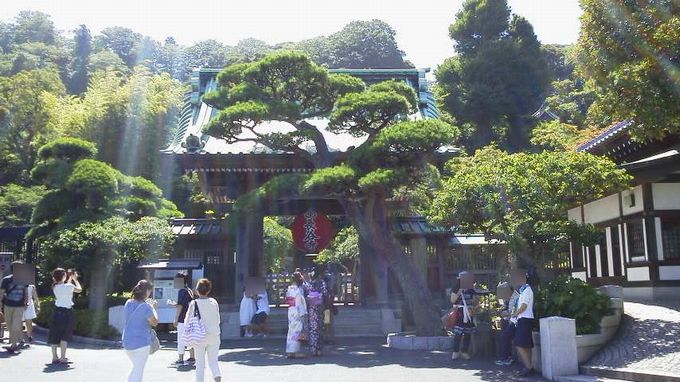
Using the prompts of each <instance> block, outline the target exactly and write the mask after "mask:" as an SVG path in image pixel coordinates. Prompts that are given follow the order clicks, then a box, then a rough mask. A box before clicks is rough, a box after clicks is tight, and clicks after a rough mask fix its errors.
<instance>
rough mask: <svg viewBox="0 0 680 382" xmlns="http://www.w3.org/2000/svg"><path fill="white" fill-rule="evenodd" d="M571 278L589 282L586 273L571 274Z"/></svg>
mask: <svg viewBox="0 0 680 382" xmlns="http://www.w3.org/2000/svg"><path fill="white" fill-rule="evenodd" d="M571 277H573V278H576V279H581V280H583V281H588V278H587V275H586V273H585V272H571Z"/></svg>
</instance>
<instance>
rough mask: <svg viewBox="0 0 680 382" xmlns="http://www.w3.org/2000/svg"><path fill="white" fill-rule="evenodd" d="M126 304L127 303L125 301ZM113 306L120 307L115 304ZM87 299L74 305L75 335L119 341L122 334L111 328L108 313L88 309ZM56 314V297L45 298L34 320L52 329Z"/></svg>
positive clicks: (114, 298) (115, 298)
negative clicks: (53, 316)
mask: <svg viewBox="0 0 680 382" xmlns="http://www.w3.org/2000/svg"><path fill="white" fill-rule="evenodd" d="M120 299H121V297H113V296H111V297H110V298H109V302H110V303H113V302H119V301H118V300H120ZM123 303H125V301H123ZM113 305H120V304H119V303H114V304H113ZM84 306H85V307H86V306H87V298H78V299H76V301H75V305H74V309H75V311H74V316H75V324H74V327H73V334H75V335H78V336H84V337H90V338H101V339H106V340H117V339H119V338H120V333H118V330H116V328H114V327H113V326H110V325H109V323H108V321H109V318H108V311H104V312H96V311H94V310H90V309H86V308H84ZM53 312H54V297H44V298H42V299H40V312H39V313H38V317H36V319H35V320H33V321H34V322H35V323H36V324H37V325H40V326H42V327H44V328H49V327H50V322H51V321H52V313H53Z"/></svg>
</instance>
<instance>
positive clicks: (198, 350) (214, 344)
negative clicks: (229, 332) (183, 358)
mask: <svg viewBox="0 0 680 382" xmlns="http://www.w3.org/2000/svg"><path fill="white" fill-rule="evenodd" d="M219 351H220V337H219V336H208V339H207V340H206V341H205V342H204V343H202V344H200V345H196V346H194V355H195V356H196V382H203V376H204V374H205V356H206V353H208V354H207V355H208V366H210V371H211V372H212V376H213V379H214V378H217V377H221V376H222V373H220V366H219V365H218V364H217V355H218V353H219Z"/></svg>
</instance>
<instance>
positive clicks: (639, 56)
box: [578, 0, 680, 139]
mask: <svg viewBox="0 0 680 382" xmlns="http://www.w3.org/2000/svg"><path fill="white" fill-rule="evenodd" d="M581 7H582V8H583V16H582V17H581V33H580V36H579V42H578V47H579V62H578V65H579V70H580V72H582V73H583V74H584V75H585V76H587V78H588V79H590V80H592V81H593V82H595V84H596V85H597V87H598V89H600V91H599V94H598V95H599V96H600V99H598V101H597V102H596V105H594V107H595V106H596V107H595V109H593V113H594V114H595V115H593V118H591V121H593V122H595V123H598V124H600V125H601V127H603V126H606V125H607V124H609V123H611V122H615V121H622V120H625V119H632V120H634V121H635V122H636V127H635V129H634V131H633V133H634V136H635V137H637V138H639V139H647V138H660V137H663V136H665V135H667V134H673V133H678V132H680V90H679V88H678V83H679V77H678V66H677V62H678V61H679V60H680V45H679V44H678V40H679V39H680V4H678V2H677V1H673V0H654V1H645V2H634V1H625V0H611V1H597V0H582V1H581ZM589 114H590V113H589ZM589 117H590V116H589Z"/></svg>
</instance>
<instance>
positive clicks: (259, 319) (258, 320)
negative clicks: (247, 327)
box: [251, 312, 267, 325]
mask: <svg viewBox="0 0 680 382" xmlns="http://www.w3.org/2000/svg"><path fill="white" fill-rule="evenodd" d="M266 321H267V313H265V312H260V313H257V314H255V315H254V316H253V320H252V321H251V323H252V324H253V325H262V324H264V323H265V322H266Z"/></svg>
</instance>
